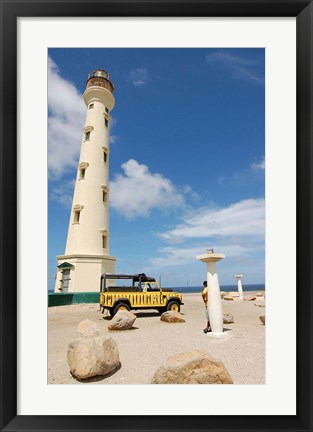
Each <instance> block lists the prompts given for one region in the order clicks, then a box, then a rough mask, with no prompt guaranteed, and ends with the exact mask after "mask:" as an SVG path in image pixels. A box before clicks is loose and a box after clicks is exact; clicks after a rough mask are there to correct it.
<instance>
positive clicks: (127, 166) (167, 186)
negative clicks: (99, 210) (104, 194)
mask: <svg viewBox="0 0 313 432" xmlns="http://www.w3.org/2000/svg"><path fill="white" fill-rule="evenodd" d="M122 169H123V171H124V174H117V175H116V176H115V178H114V180H113V181H111V182H110V204H111V207H112V208H114V209H115V210H116V211H117V212H119V213H121V214H122V215H123V216H125V217H126V218H127V219H134V218H135V217H146V216H148V215H149V214H150V211H151V210H152V209H158V210H162V209H163V210H164V209H170V208H175V207H176V208H177V207H180V206H183V205H184V203H185V200H184V196H183V195H182V194H181V193H180V192H179V191H178V190H177V188H176V187H175V186H174V185H173V183H172V182H171V180H169V179H167V178H165V177H163V176H162V175H161V174H158V173H151V172H150V171H149V168H148V167H147V166H146V165H144V164H139V163H138V162H137V161H136V160H134V159H130V160H128V161H127V162H125V163H124V164H123V165H122Z"/></svg>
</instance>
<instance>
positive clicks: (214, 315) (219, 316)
mask: <svg viewBox="0 0 313 432" xmlns="http://www.w3.org/2000/svg"><path fill="white" fill-rule="evenodd" d="M223 258H225V255H222V254H216V253H208V254H205V255H199V256H197V259H198V260H199V261H202V262H205V263H206V265H207V284H208V308H209V317H210V324H211V329H212V333H207V334H208V335H212V336H216V337H223V336H224V335H225V333H223V308H222V301H221V293H220V285H219V280H218V274H217V270H216V263H217V262H218V261H220V260H221V259H223Z"/></svg>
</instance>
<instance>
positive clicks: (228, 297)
mask: <svg viewBox="0 0 313 432" xmlns="http://www.w3.org/2000/svg"><path fill="white" fill-rule="evenodd" d="M224 300H234V299H233V296H231V295H229V294H227V295H225V296H224Z"/></svg>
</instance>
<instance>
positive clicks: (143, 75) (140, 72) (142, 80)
mask: <svg viewBox="0 0 313 432" xmlns="http://www.w3.org/2000/svg"><path fill="white" fill-rule="evenodd" d="M130 77H131V80H132V83H133V85H134V86H136V87H140V86H143V85H145V84H147V83H148V82H149V81H151V77H150V74H149V72H148V70H147V69H146V68H136V69H133V70H131V71H130Z"/></svg>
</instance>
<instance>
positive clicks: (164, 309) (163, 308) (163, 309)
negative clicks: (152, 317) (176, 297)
mask: <svg viewBox="0 0 313 432" xmlns="http://www.w3.org/2000/svg"><path fill="white" fill-rule="evenodd" d="M158 312H159V314H160V315H162V313H164V312H166V308H165V307H162V308H159V309H158Z"/></svg>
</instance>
